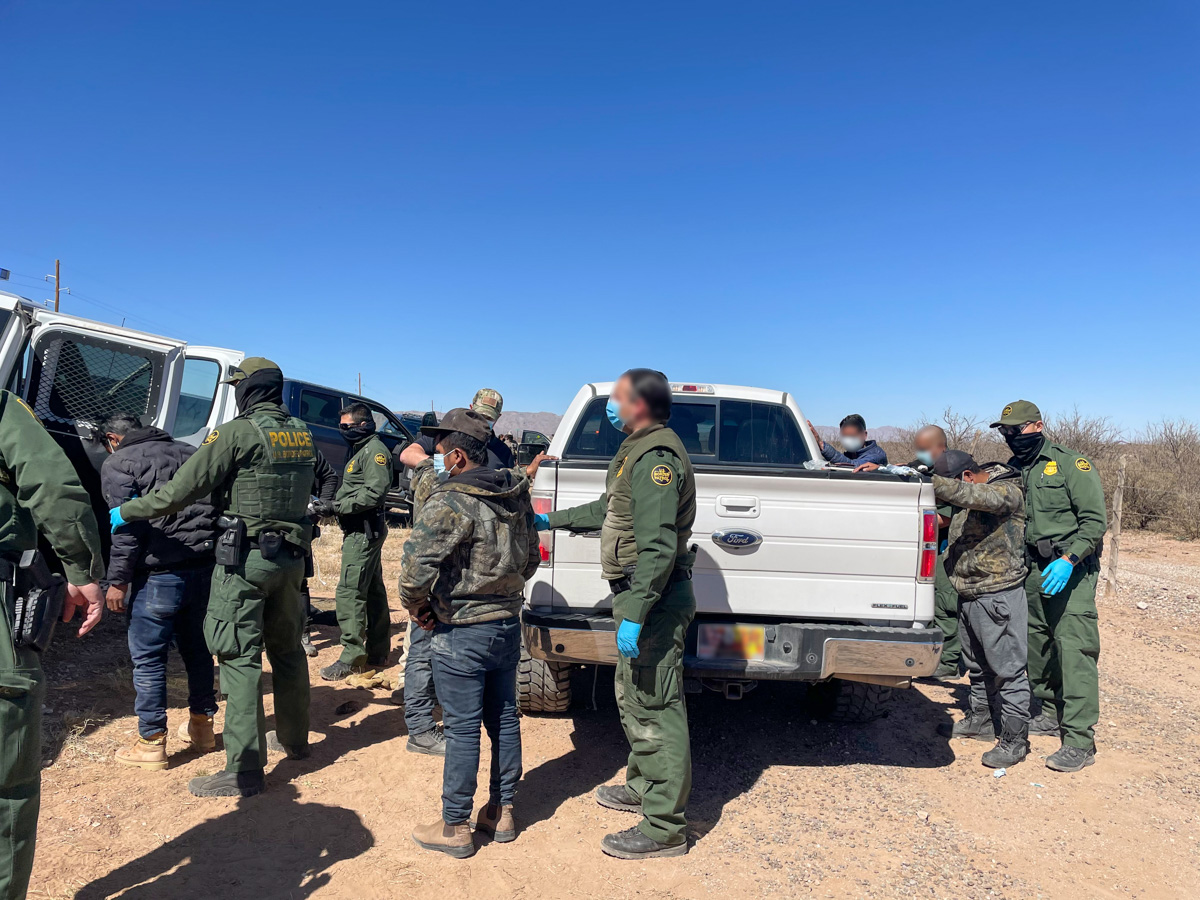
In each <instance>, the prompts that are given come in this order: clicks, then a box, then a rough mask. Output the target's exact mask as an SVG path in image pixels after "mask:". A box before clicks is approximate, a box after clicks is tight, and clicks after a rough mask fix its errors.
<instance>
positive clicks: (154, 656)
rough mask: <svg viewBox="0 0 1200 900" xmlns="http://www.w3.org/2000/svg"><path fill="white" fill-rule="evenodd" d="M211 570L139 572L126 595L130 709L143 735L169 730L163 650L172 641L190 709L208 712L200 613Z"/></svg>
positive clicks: (209, 670)
mask: <svg viewBox="0 0 1200 900" xmlns="http://www.w3.org/2000/svg"><path fill="white" fill-rule="evenodd" d="M211 585H212V569H210V568H199V569H181V570H178V571H175V572H163V573H159V574H155V575H150V574H140V575H138V576H137V578H136V579H135V580H134V582H133V589H132V592H131V594H130V599H129V655H130V656H131V657H133V687H134V690H135V691H136V692H137V699H136V701H135V702H134V709H135V710H136V711H137V717H138V734H140V735H141V736H142V737H144V738H148V737H151V736H153V735H156V734H159V733H160V732H163V731H166V730H167V651H168V649H170V646H171V642H172V640H174V642H175V646H177V647H178V648H179V654H180V656H182V657H183V665H184V668H186V669H187V679H188V708H189V709H190V710H191V711H192V712H194V713H204V714H205V715H212V714H213V713H215V712H216V711H217V697H216V693H215V691H214V690H213V658H212V654H211V653H209V652H208V646H207V645H206V644H205V642H204V613H205V611H206V610H207V609H208V592H209V589H210V587H211Z"/></svg>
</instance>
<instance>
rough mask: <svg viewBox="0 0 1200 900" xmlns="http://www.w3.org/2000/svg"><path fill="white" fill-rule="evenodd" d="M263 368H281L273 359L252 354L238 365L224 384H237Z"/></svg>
mask: <svg viewBox="0 0 1200 900" xmlns="http://www.w3.org/2000/svg"><path fill="white" fill-rule="evenodd" d="M263 369H275V370H277V371H278V370H279V366H278V365H276V364H275V363H273V362H271V360H269V359H267V358H265V357H262V356H251V357H250V358H249V359H243V360H242V364H241V365H240V366H236V367H235V368H234V369H233V371H232V372H230V373H229V377H228V378H226V379H225V381H224V384H237V383H238V382H239V381H242V380H243V379H246V378H249V377H250V376H251V375H253V374H254V373H255V372H261V371H262V370H263Z"/></svg>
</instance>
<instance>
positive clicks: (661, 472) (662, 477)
mask: <svg viewBox="0 0 1200 900" xmlns="http://www.w3.org/2000/svg"><path fill="white" fill-rule="evenodd" d="M674 477H675V476H674V473H672V472H671V467H670V466H655V467H654V468H653V469H651V470H650V480H651V481H653V482H654V483H655V484H661V485H668V484H670V483H671V479H672V478H674Z"/></svg>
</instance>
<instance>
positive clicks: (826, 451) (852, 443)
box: [808, 413, 888, 466]
mask: <svg viewBox="0 0 1200 900" xmlns="http://www.w3.org/2000/svg"><path fill="white" fill-rule="evenodd" d="M808 427H809V428H810V429H812V433H813V437H815V438H816V439H817V446H818V447H820V448H821V455H822V456H823V457H825V461H826V462H831V463H833V464H834V465H835V466H859V465H862V464H863V463H875V464H876V465H879V466H886V465H887V461H888V458H887V454H886V453H884V451H883V448H882V447H880V446H879V445H878V444H877V443H875V442H874V441H872V440H868V439H867V421H866V419H864V418H863V417H862V416H860V415H859V414H858V413H851V414H850V415H848V416H846V418H844V419H842V421H841V424H840V425H838V429H839V430H840V432H841V439H842V450H841V451H839V450H838V448H837V447H835V446H833V445H832V444H830V443H827V442H826V441H824V440H823V439H822V438H821V435H819V434H817V429H815V428H813V423H812V422H809V423H808Z"/></svg>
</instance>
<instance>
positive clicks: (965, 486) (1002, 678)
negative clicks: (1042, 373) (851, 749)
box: [933, 450, 1030, 769]
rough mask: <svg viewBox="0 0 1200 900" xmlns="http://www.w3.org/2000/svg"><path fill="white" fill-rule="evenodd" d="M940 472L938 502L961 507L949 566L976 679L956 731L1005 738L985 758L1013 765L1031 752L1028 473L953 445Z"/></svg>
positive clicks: (953, 527) (955, 520)
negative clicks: (1024, 479)
mask: <svg viewBox="0 0 1200 900" xmlns="http://www.w3.org/2000/svg"><path fill="white" fill-rule="evenodd" d="M933 471H934V473H935V474H934V476H933V491H934V494H935V495H936V496H937V499H938V501H939V502H941V503H949V504H950V505H951V506H953V507H954V514H953V517H952V518H951V520H950V533H949V541H950V546H949V547H948V548H947V550H946V563H945V564H946V569H947V571H948V572H949V574H950V581H951V583H952V584H953V585H954V589H955V590H956V591H958V596H959V613H958V615H959V634H960V635H961V637H962V656H963V661H964V662H965V663H966V666H967V675H968V677H969V678H970V681H971V692H970V699H969V708H968V710H967V715H966V716H965V717H964V718H963V719H962V720H960V721H959V722H956V723H955V724H954V726H953V728H952V729H951V730H950V735H951V736H952V737H970V738H975V739H977V740H983V741H990V740H992V739H993V738H995V737H996V736H997V735H999V740H998V741H997V742H996V746H994V747H993V748H992V749H991V750H989V751H987V752H986V753H984V754H983V757H982V760H981V761H982V762H983V764H984V765H985V766H990V767H992V768H996V769H999V768H1005V767H1007V766H1013V765H1016V764H1017V763H1019V762H1020V761H1021V760H1023V759H1024V758H1025V757H1026V756H1027V755H1028V754H1029V701H1030V691H1029V674H1028V657H1029V606H1028V603H1027V601H1026V599H1025V576H1026V574H1027V573H1028V572H1029V566H1028V564H1027V563H1026V562H1025V491H1024V489H1023V488H1022V486H1021V473H1020V471H1019V470H1017V469H1015V468H1013V467H1012V466H1006V465H1003V464H1002V463H993V464H991V465H988V466H987V467H983V466H980V465H979V464H978V463H976V462H975V459H974V458H973V457H972V456H971V454H969V453H964V452H963V451H961V450H947V451H946V452H945V453H943V454H942V455H941V456H940V457H938V459H937V462H935V463H934V466H933ZM997 719H999V724H1000V726H1001V727H1000V729H997V728H996V724H997Z"/></svg>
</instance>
